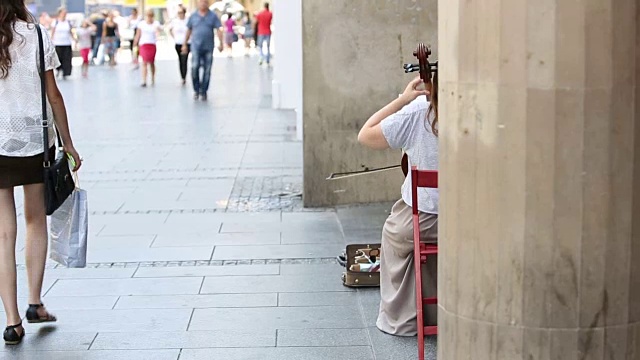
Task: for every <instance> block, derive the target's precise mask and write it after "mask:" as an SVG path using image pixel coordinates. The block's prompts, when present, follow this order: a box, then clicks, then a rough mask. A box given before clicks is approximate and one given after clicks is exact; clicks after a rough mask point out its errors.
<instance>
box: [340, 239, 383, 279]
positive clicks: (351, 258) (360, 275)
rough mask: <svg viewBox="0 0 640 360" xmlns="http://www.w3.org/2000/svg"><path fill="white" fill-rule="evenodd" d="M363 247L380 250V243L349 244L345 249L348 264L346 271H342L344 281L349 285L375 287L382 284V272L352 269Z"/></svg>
mask: <svg viewBox="0 0 640 360" xmlns="http://www.w3.org/2000/svg"><path fill="white" fill-rule="evenodd" d="M361 249H370V250H378V251H379V249H380V244H352V245H347V248H346V250H345V255H346V260H347V261H346V264H345V265H346V266H345V268H346V269H345V272H344V273H342V283H343V284H344V286H348V287H353V288H357V287H375V286H380V273H379V272H356V271H350V270H349V269H350V268H351V265H354V264H355V263H356V262H355V258H356V254H357V253H358V251H359V250H361Z"/></svg>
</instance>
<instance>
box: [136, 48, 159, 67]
mask: <svg viewBox="0 0 640 360" xmlns="http://www.w3.org/2000/svg"><path fill="white" fill-rule="evenodd" d="M140 56H141V57H142V61H143V62H145V63H147V64H151V63H154V62H155V61H156V46H155V44H144V45H140Z"/></svg>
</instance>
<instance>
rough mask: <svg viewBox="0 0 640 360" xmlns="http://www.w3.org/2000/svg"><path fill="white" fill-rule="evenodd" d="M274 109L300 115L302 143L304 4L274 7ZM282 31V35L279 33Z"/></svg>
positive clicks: (295, 2) (284, 3)
mask: <svg viewBox="0 0 640 360" xmlns="http://www.w3.org/2000/svg"><path fill="white" fill-rule="evenodd" d="M273 12H274V14H278V15H277V16H274V17H273V28H274V34H275V35H274V37H275V36H277V41H273V42H272V50H273V51H274V52H275V53H277V56H274V57H273V61H272V62H273V89H272V94H273V108H274V109H293V110H295V111H296V126H297V129H296V130H297V131H296V132H297V138H298V140H302V0H287V1H277V2H275V3H274V6H273ZM279 30H280V31H279Z"/></svg>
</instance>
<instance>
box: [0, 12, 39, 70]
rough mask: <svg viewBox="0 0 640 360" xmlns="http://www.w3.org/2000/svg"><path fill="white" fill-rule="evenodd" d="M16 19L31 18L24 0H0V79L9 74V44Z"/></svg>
mask: <svg viewBox="0 0 640 360" xmlns="http://www.w3.org/2000/svg"><path fill="white" fill-rule="evenodd" d="M17 20H22V21H26V22H32V20H33V17H32V16H31V14H30V13H29V10H27V7H26V5H25V4H24V0H2V1H0V79H5V78H6V77H7V76H9V69H10V68H11V64H12V59H11V54H10V53H9V46H11V44H12V43H13V39H14V26H15V23H16V21H17Z"/></svg>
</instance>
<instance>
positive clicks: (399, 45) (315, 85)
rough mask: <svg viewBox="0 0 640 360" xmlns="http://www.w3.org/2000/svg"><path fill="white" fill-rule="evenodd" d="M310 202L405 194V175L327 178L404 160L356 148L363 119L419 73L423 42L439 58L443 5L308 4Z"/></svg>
mask: <svg viewBox="0 0 640 360" xmlns="http://www.w3.org/2000/svg"><path fill="white" fill-rule="evenodd" d="M302 13H303V15H302V18H303V40H304V41H303V63H304V65H303V88H304V93H303V97H304V99H303V103H304V116H303V119H304V204H305V206H326V205H338V204H346V203H363V202H374V201H387V200H392V199H398V198H399V197H400V185H401V183H402V180H403V176H402V172H401V171H400V170H396V171H390V172H386V173H381V174H376V175H368V176H364V177H355V178H350V179H345V180H339V181H326V180H325V178H326V177H327V176H328V175H329V174H330V173H332V172H342V171H350V170H358V169H362V168H363V167H376V166H384V165H393V164H399V163H400V156H401V154H400V152H399V151H385V152H377V151H372V150H368V149H365V148H363V147H362V146H361V145H359V144H358V143H357V139H356V138H357V134H358V131H359V129H360V127H361V126H362V125H363V124H364V122H365V121H366V120H367V119H368V118H369V116H371V114H373V113H374V112H375V111H377V110H378V109H379V108H381V107H382V106H384V105H386V104H387V103H388V102H389V101H391V100H392V99H393V98H395V97H397V96H398V94H399V93H400V92H402V90H403V89H404V87H405V85H406V83H407V82H408V81H409V80H410V79H411V78H412V76H414V75H405V74H404V71H403V69H402V64H403V63H406V62H415V61H416V59H415V57H413V54H412V53H413V50H415V48H416V45H417V44H418V42H425V43H426V44H429V45H432V46H433V49H434V55H435V56H436V57H437V47H436V45H437V44H436V43H437V1H436V0H332V1H326V0H304V1H303V2H302Z"/></svg>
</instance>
